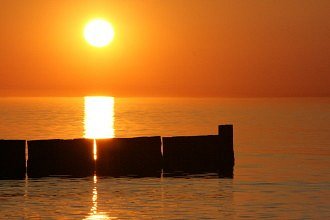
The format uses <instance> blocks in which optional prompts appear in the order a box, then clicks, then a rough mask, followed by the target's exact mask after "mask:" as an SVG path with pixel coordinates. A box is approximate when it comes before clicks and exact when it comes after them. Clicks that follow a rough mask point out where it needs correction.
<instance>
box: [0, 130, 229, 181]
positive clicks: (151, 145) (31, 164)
mask: <svg viewBox="0 0 330 220" xmlns="http://www.w3.org/2000/svg"><path fill="white" fill-rule="evenodd" d="M26 143H27V144H26ZM95 143H96V145H97V148H96V149H97V152H95V146H94V144H95ZM96 157H97V159H96ZM95 159H96V160H95ZM233 167H234V149H233V126H232V125H219V133H218V135H206V136H179V137H160V136H156V137H135V138H109V139H97V140H96V142H94V140H92V139H71V140H59V139H54V140H33V141H27V142H26V141H25V140H0V179H13V178H23V177H25V175H26V174H27V175H28V176H29V177H32V178H37V177H47V176H71V177H84V176H91V175H93V174H94V173H95V172H96V174H97V175H98V176H113V177H120V176H134V177H159V176H160V175H161V174H162V173H163V174H164V175H173V174H174V175H185V174H201V173H217V174H218V175H219V176H220V177H233Z"/></svg>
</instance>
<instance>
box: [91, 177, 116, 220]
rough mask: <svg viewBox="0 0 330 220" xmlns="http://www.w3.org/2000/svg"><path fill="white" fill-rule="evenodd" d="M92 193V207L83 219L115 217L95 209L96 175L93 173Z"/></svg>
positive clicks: (92, 219) (94, 219)
mask: <svg viewBox="0 0 330 220" xmlns="http://www.w3.org/2000/svg"><path fill="white" fill-rule="evenodd" d="M93 183H94V187H93V194H92V204H93V205H92V208H91V211H90V215H89V216H87V217H86V218H85V219H86V220H96V219H117V218H116V217H110V216H109V215H107V214H106V213H104V212H98V211H97V176H96V174H94V177H93Z"/></svg>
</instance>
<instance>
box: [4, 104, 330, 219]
mask: <svg viewBox="0 0 330 220" xmlns="http://www.w3.org/2000/svg"><path fill="white" fill-rule="evenodd" d="M86 109H87V107H86V103H85V99H84V98H1V99H0V139H47V138H78V137H84V136H88V129H91V127H92V125H89V124H88V121H89V120H88V119H87V116H86V115H87V114H88V113H87V111H86ZM88 111H95V110H88ZM109 111H111V112H108V113H109V114H110V115H111V117H112V118H113V120H112V121H111V120H108V122H107V123H111V125H109V128H110V130H111V131H110V133H111V132H112V135H114V136H116V137H132V136H144V135H146V136H149V135H162V136H172V135H200V134H216V133H217V125H218V124H225V123H233V124H234V132H235V137H234V142H235V146H234V147H235V155H236V165H235V171H234V178H233V179H217V178H213V177H209V176H207V175H205V176H202V177H186V178H169V177H164V178H139V179H134V178H110V177H109V178H100V177H97V176H94V177H88V178H83V179H74V178H71V179H70V178H41V179H30V178H27V179H25V180H1V181H0V218H1V219H8V218H12V219H22V218H23V219H24V218H25V219H29V218H32V219H33V218H35V219H84V218H85V219H221V218H224V217H226V218H229V219H231V218H233V219H236V218H251V219H254V218H278V219H329V218H330V199H329V198H330V126H329V124H330V98H272V99H266V98H265V99H172V98H162V99H155V98H127V99H119V98H118V99H117V98H115V99H114V104H113V106H112V109H109ZM92 115H93V114H92Z"/></svg>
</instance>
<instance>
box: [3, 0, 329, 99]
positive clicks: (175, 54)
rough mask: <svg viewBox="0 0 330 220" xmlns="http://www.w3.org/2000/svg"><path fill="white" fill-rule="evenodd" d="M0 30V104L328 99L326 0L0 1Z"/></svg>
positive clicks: (327, 15) (327, 7) (327, 21)
mask: <svg viewBox="0 0 330 220" xmlns="http://www.w3.org/2000/svg"><path fill="white" fill-rule="evenodd" d="M94 17H103V18H106V19H108V20H109V21H110V22H111V23H112V24H113V26H114V28H115V32H116V35H115V39H114V41H113V42H112V44H111V45H109V46H108V47H106V48H101V49H100V48H93V47H91V46H90V45H88V44H87V43H86V42H85V40H84V38H83V34H82V32H83V28H84V25H85V24H86V23H87V22H88V21H89V20H90V19H92V18H94ZM0 27H1V35H0V82H1V85H0V96H82V95H114V96H241V97H246V96H330V66H329V63H330V62H329V60H330V59H329V58H330V1H329V0H297V1H295V0H290V1H285V0H283V1H275V0H269V1H263V0H259V1H258V0H241V1H231V0H228V1H221V0H218V1H216V0H214V1H212V0H210V1H205V0H198V1H197V0H195V1H194V0H182V1H176V0H173V1H160V0H159V1H156V0H154V1H109V0H107V1H106V0H104V1H97V0H93V1H73V0H65V1H64V0H63V1H56V0H52V1H44V0H29V1H9V0H7V1H1V2H0Z"/></svg>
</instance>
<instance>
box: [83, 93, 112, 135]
mask: <svg viewBox="0 0 330 220" xmlns="http://www.w3.org/2000/svg"><path fill="white" fill-rule="evenodd" d="M114 103H115V102H114V98H113V97H108V96H86V97H85V118H84V128H85V133H84V137H85V138H93V139H99V138H112V137H114V136H115V130H114Z"/></svg>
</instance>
